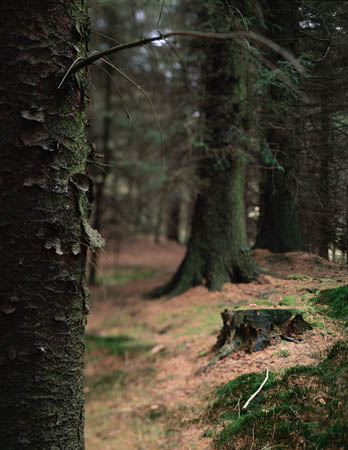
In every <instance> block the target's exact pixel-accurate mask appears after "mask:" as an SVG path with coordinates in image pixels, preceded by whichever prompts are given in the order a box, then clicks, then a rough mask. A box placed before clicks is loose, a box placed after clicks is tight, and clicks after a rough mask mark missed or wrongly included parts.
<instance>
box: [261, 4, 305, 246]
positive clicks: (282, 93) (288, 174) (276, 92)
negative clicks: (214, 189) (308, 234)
mask: <svg viewBox="0 0 348 450" xmlns="http://www.w3.org/2000/svg"><path fill="white" fill-rule="evenodd" d="M296 3H297V2H295V5H294V2H293V1H289V0H280V1H279V2H276V5H271V4H270V3H269V2H264V8H263V11H264V19H265V23H266V25H267V27H268V37H269V38H270V39H271V40H272V41H274V42H276V43H278V44H280V45H281V46H283V47H285V48H287V49H289V50H290V51H291V52H292V53H293V54H294V55H296V51H297V48H296V47H297V39H296V30H297V28H298V26H299V25H298V17H297V16H298V14H297V12H296ZM294 8H295V9H294ZM277 62H279V61H274V63H277ZM269 98H270V100H271V102H270V107H269V111H268V113H269V114H270V121H271V123H272V125H271V127H270V128H269V129H268V130H266V131H265V136H266V139H267V142H268V146H269V147H270V149H271V150H272V151H273V152H274V153H276V157H277V160H278V163H279V164H280V166H281V167H282V169H283V170H278V169H275V170H266V173H265V181H264V185H263V189H262V196H261V205H260V206H261V213H260V219H259V223H258V234H257V237H256V242H255V248H267V249H269V250H271V251H273V252H287V251H290V250H303V249H304V241H303V238H302V232H301V224H300V217H299V203H298V197H299V183H298V180H297V178H296V173H297V169H296V167H297V161H296V151H295V149H294V140H295V136H294V134H293V128H294V126H295V124H294V123H293V120H292V118H291V116H289V114H284V112H283V109H281V108H280V107H282V106H283V105H284V108H285V109H286V110H288V109H289V108H290V110H291V105H290V106H289V102H291V98H290V96H289V93H288V92H287V91H286V90H285V89H284V88H282V87H281V86H280V87H278V86H277V85H271V87H270V89H269ZM274 105H278V108H279V109H278V110H277V111H276V114H274V112H275V110H274ZM279 105H280V107H279Z"/></svg>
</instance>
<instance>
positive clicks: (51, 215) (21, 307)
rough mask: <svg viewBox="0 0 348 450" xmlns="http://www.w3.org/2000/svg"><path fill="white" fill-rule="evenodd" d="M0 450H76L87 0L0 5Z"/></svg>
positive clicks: (90, 236)
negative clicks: (81, 67)
mask: <svg viewBox="0 0 348 450" xmlns="http://www.w3.org/2000/svg"><path fill="white" fill-rule="evenodd" d="M0 24H1V26H0V64H1V70H0V98H1V100H0V117H1V120H0V136H1V139H0V146H1V150H0V253H1V261H0V380H1V381H0V442H1V444H0V446H1V448H2V449H4V450H48V449H51V450H53V449H55V450H58V449H61V450H83V449H84V436H83V426H84V407H83V353H84V327H85V322H86V315H87V311H88V306H87V297H88V294H87V288H86V283H85V263H86V247H87V246H88V245H93V241H94V240H95V239H97V236H96V235H94V233H93V230H91V227H90V226H89V224H88V215H89V201H88V193H89V184H90V183H89V180H88V177H87V176H86V161H87V156H88V152H89V147H88V145H87V141H86V133H85V123H86V118H85V114H84V107H85V102H86V98H87V92H86V73H85V72H79V73H77V74H76V75H75V76H74V77H72V78H70V79H67V80H66V81H65V83H64V85H63V87H62V88H61V89H60V90H58V89H57V86H58V84H59V82H60V80H61V79H62V77H63V75H64V74H65V72H66V70H67V69H68V68H69V66H70V65H71V64H72V62H73V61H75V60H76V58H77V57H78V56H83V55H84V54H85V50H86V48H85V47H86V42H87V40H88V15H87V2H86V1H85V0H75V1H68V0H64V1H63V0H61V1H56V0H46V1H45V2H36V1H33V2H28V1H24V0H17V1H10V0H3V1H2V2H1V3H0Z"/></svg>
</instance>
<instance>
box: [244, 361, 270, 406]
mask: <svg viewBox="0 0 348 450" xmlns="http://www.w3.org/2000/svg"><path fill="white" fill-rule="evenodd" d="M267 380H268V368H267V370H266V378H265V379H264V380H263V382H262V384H261V386H260V387H259V388H258V390H257V391H256V392H255V393H254V394H253V395H252V396H251V397H250V398H249V400H248V401H247V402H246V403H245V405H244V406H243V408H242V409H246V408H247V407H248V405H249V403H250V402H251V400H252V399H253V398H254V397H256V396H257V394H258V393H259V392H260V391H261V389H262V388H263V386H264V384H265V383H266V381H267Z"/></svg>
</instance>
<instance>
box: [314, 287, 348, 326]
mask: <svg viewBox="0 0 348 450" xmlns="http://www.w3.org/2000/svg"><path fill="white" fill-rule="evenodd" d="M313 302H314V303H315V304H317V305H319V306H321V307H322V309H323V310H324V312H325V313H326V314H327V315H328V316H330V317H332V318H334V319H340V320H342V321H344V322H345V323H346V324H347V323H348V285H346V286H342V287H339V288H335V289H325V290H323V291H321V292H320V293H319V294H318V295H317V296H316V297H314V299H313Z"/></svg>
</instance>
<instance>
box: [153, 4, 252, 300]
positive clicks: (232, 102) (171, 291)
mask: <svg viewBox="0 0 348 450" xmlns="http://www.w3.org/2000/svg"><path fill="white" fill-rule="evenodd" d="M200 7H202V6H200ZM204 8H206V9H204ZM229 14H230V10H229V8H228V7H227V5H224V4H223V3H214V2H211V3H210V5H207V6H206V7H203V16H204V15H206V18H207V17H208V18H209V20H210V23H211V24H215V31H221V29H220V27H221V24H224V23H226V16H228V15H229ZM203 19H204V17H203ZM203 19H202V20H203ZM202 45H203V46H204V47H203V52H204V62H203V65H202V75H201V76H202V80H201V84H202V86H201V87H202V91H203V92H202V98H203V99H202V104H201V116H202V117H203V120H204V135H205V137H204V147H205V149H204V150H203V151H202V153H201V162H200V165H199V168H198V176H199V179H200V182H201V188H200V192H199V194H198V196H197V199H196V203H195V207H194V212H193V219H192V228H191V236H190V239H189V242H188V247H187V252H186V255H185V258H184V260H183V262H182V263H181V265H180V267H179V268H178V270H177V272H176V273H175V275H174V277H173V278H172V280H171V281H170V282H169V283H168V284H167V285H166V286H163V287H161V288H159V289H156V290H155V291H154V292H152V293H151V294H150V296H159V295H169V296H173V295H177V294H180V293H182V292H184V291H185V290H187V289H189V288H190V287H192V286H196V285H198V284H203V283H205V284H206V286H207V287H208V288H209V289H210V290H218V289H220V288H221V287H222V285H223V284H224V283H226V282H249V281H251V280H252V279H254V278H255V277H256V270H255V265H254V263H253V260H252V257H251V254H250V250H249V244H248V240H247V236H246V222H245V208H244V181H245V165H246V162H247V155H246V151H247V149H246V148H245V146H244V145H243V143H242V137H243V136H245V135H246V134H247V123H248V110H247V90H248V88H247V75H246V72H245V71H244V66H245V54H243V52H242V51H241V50H240V49H236V47H235V46H233V45H231V44H230V43H226V42H223V43H221V42H214V41H213V42H212V41H210V42H205V43H203V44H202Z"/></svg>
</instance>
